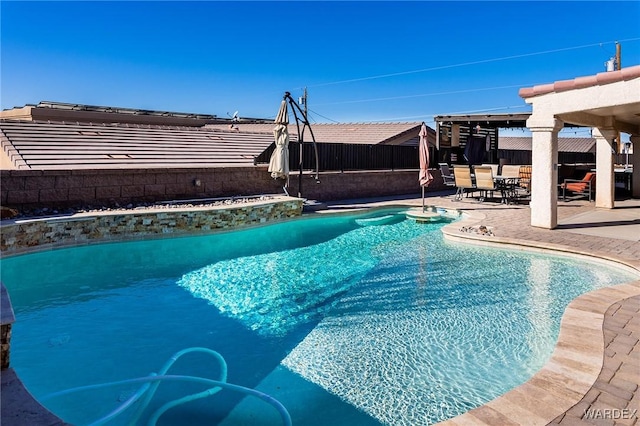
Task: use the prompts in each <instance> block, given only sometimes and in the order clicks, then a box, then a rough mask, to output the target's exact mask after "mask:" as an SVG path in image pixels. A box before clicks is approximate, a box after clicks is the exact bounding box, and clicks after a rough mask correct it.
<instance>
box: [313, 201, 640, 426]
mask: <svg viewBox="0 0 640 426" xmlns="http://www.w3.org/2000/svg"><path fill="white" fill-rule="evenodd" d="M385 205H409V206H415V207H421V205H422V199H421V198H410V197H394V198H389V199H369V200H350V201H341V202H336V203H327V209H326V210H324V211H327V212H330V211H331V212H335V211H346V210H351V209H358V208H366V207H376V206H385ZM425 205H426V206H427V207H429V206H436V207H441V208H446V209H456V210H459V211H462V212H464V213H466V215H467V217H466V218H465V219H464V220H463V222H462V223H461V222H456V223H453V224H451V225H447V226H446V227H445V228H444V229H443V232H444V233H445V235H446V237H447V238H449V239H452V240H460V241H463V240H464V241H467V242H473V243H478V244H490V245H493V244H503V245H508V246H510V247H513V248H517V247H518V246H519V247H528V248H530V249H534V250H540V249H553V250H558V251H561V252H564V253H567V254H577V255H589V256H595V257H597V258H601V259H606V260H611V261H615V262H617V263H621V264H624V265H627V266H628V267H630V268H633V269H636V270H638V271H640V200H637V199H629V200H622V201H616V204H615V205H616V207H615V208H614V209H599V208H595V204H594V203H593V202H588V201H586V200H585V201H581V200H573V201H570V202H563V201H558V227H557V228H556V229H555V230H546V229H541V228H536V227H532V226H531V225H530V217H531V211H530V208H529V206H528V205H524V204H523V205H508V206H507V205H504V204H499V203H494V202H487V201H485V202H482V203H481V202H478V201H477V200H476V199H474V198H463V199H462V200H460V201H455V200H454V199H453V197H452V196H451V195H449V194H446V195H445V194H441V195H434V196H430V197H427V198H426V199H425ZM483 225H484V226H485V227H486V228H487V230H490V231H491V233H490V234H489V233H487V232H480V230H479V228H480V226H483ZM639 339H640V280H638V281H634V282H631V283H627V284H622V285H618V286H614V287H610V288H604V289H601V290H596V291H592V292H590V293H587V294H585V295H582V296H580V297H578V298H577V299H575V300H573V301H572V302H571V303H570V304H569V306H568V307H567V309H566V311H565V314H564V316H563V318H562V324H561V331H560V336H559V338H558V342H557V344H556V348H555V350H554V352H553V354H552V356H551V359H550V360H549V361H548V362H547V364H545V366H544V367H543V368H542V369H541V370H540V371H539V372H538V373H536V374H535V375H534V377H532V378H531V379H530V380H529V381H527V382H526V383H524V384H523V385H521V386H519V387H517V388H515V389H513V390H511V391H510V392H507V393H506V394H504V395H502V396H500V397H498V398H496V399H494V400H493V401H490V402H489V403H487V404H486V405H484V406H482V407H478V408H476V409H474V410H471V411H469V412H467V413H465V414H463V415H461V416H458V417H455V418H453V419H450V420H447V421H444V422H442V423H440V425H445V426H456V425H460V426H462V425H478V426H482V425H492V426H493V425H563V426H573V425H593V424H597V425H640V421H639V420H638V419H639V418H640V389H638V387H639V386H640V343H639Z"/></svg>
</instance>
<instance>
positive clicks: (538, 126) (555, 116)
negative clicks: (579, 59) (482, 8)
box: [519, 66, 640, 229]
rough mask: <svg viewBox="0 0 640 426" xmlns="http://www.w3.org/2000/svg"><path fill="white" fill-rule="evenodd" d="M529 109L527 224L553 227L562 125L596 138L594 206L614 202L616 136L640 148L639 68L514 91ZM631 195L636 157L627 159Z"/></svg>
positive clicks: (638, 186)
mask: <svg viewBox="0 0 640 426" xmlns="http://www.w3.org/2000/svg"><path fill="white" fill-rule="evenodd" d="M519 94H520V96H521V97H522V98H523V99H524V100H525V102H526V103H528V104H531V105H532V114H531V116H530V117H529V118H528V119H527V121H526V126H527V128H528V129H529V130H530V131H531V132H532V151H533V156H532V175H533V176H535V179H534V181H533V183H532V186H531V204H530V206H531V226H535V227H540V228H546V229H554V228H556V227H557V226H558V182H557V169H558V132H559V131H560V130H561V129H562V128H563V127H564V126H565V125H570V126H587V127H591V128H592V134H593V137H594V138H595V139H596V169H595V171H596V174H597V177H598V178H597V180H596V191H595V193H596V195H595V206H596V208H605V209H612V208H614V204H615V197H614V189H615V173H614V154H615V152H616V148H617V146H618V144H620V133H621V132H622V133H627V134H629V135H630V141H631V143H633V144H634V145H635V148H636V149H637V148H638V147H639V146H640V66H634V67H628V68H624V69H621V70H618V71H610V72H604V73H599V74H596V75H593V76H586V77H578V78H575V79H572V80H563V81H556V82H555V83H550V84H544V85H539V86H534V87H529V88H523V89H520V92H519ZM630 166H631V167H632V168H633V172H632V174H631V176H632V177H631V188H632V193H631V195H632V197H633V198H640V155H638V154H637V153H636V154H635V155H633V156H632V163H631V165H630Z"/></svg>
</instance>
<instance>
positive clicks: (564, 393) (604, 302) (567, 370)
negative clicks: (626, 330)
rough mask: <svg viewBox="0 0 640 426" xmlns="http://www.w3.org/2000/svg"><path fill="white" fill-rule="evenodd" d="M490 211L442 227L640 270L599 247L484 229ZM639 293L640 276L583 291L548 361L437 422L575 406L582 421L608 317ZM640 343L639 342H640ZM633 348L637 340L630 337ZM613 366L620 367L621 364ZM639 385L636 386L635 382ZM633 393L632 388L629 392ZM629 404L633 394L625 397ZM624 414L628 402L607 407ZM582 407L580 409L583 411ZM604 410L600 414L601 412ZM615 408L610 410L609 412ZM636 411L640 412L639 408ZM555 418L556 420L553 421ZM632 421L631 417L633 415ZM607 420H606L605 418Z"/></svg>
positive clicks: (553, 412)
mask: <svg viewBox="0 0 640 426" xmlns="http://www.w3.org/2000/svg"><path fill="white" fill-rule="evenodd" d="M485 218H486V216H485V215H484V214H482V213H479V212H475V211H472V212H470V211H466V212H465V213H464V215H463V219H462V220H460V221H457V222H454V223H451V224H448V225H445V227H443V229H442V232H443V234H444V236H445V238H447V239H448V240H452V241H463V242H465V243H473V244H480V245H487V246H494V247H495V246H505V247H509V248H510V249H513V248H518V247H520V248H521V249H525V250H534V251H546V252H555V253H561V254H564V255H569V256H576V257H583V258H584V257H587V258H589V259H591V260H601V261H604V262H607V263H615V264H616V265H617V266H618V267H619V266H623V267H625V268H627V269H630V270H633V271H634V272H639V271H640V268H639V267H638V264H637V262H630V261H627V260H625V259H622V258H618V257H616V256H613V255H611V254H608V253H598V252H594V251H593V250H587V249H584V248H577V247H570V246H568V245H563V244H551V243H548V242H536V241H527V240H521V239H517V238H512V237H497V236H495V234H493V232H491V234H489V233H488V232H487V231H492V229H491V228H489V229H488V230H482V231H480V230H479V229H480V226H481V223H482V222H483V220H484V219H485ZM632 298H633V299H639V298H640V280H636V281H632V282H629V283H625V284H620V285H616V286H611V287H606V288H602V289H598V290H593V291H591V292H588V293H585V294H582V295H580V296H578V297H577V298H575V299H574V300H573V301H571V302H570V303H569V305H568V306H567V308H566V309H565V312H564V314H563V316H562V320H561V323H560V333H559V336H558V340H557V342H556V346H555V349H554V351H553V353H552V355H551V357H550V359H549V360H548V361H547V363H546V364H545V365H544V366H543V367H542V368H541V369H540V370H539V371H538V372H537V373H536V374H534V375H533V376H532V377H531V378H530V379H529V380H528V381H526V382H525V383H523V384H522V385H520V386H517V387H516V388H514V389H512V390H510V391H508V392H507V393H505V394H503V395H501V396H499V397H497V398H495V399H493V400H491V401H489V402H488V403H486V404H484V405H482V406H480V407H477V408H475V409H472V410H470V411H468V412H466V413H464V414H461V415H459V416H457V417H454V418H451V419H448V420H445V421H443V422H440V423H438V425H439V426H466V425H478V426H484V425H487V426H489V425H496V424H501V425H548V424H551V423H554V424H557V423H556V422H557V421H558V419H559V418H562V416H563V415H565V414H566V413H568V412H569V411H570V410H571V409H572V408H574V407H575V408H577V410H578V412H577V413H575V414H574V420H575V421H577V422H580V420H579V419H580V418H581V417H582V415H584V411H585V410H586V409H587V408H588V407H589V406H590V404H588V403H587V404H583V405H581V406H579V404H580V403H581V402H583V401H584V399H585V397H586V395H587V394H588V393H589V392H590V391H591V390H592V389H593V388H594V386H595V385H596V383H597V382H598V380H599V378H600V377H601V376H602V372H603V368H604V367H605V362H606V361H607V359H606V354H605V322H606V321H607V320H608V319H610V313H609V316H608V315H607V313H608V312H609V311H610V308H612V307H613V306H614V305H615V304H617V303H624V302H625V301H629V300H630V299H632ZM636 345H637V342H636ZM624 346H626V347H625V349H624V350H628V352H629V353H630V352H631V351H632V350H633V348H634V344H632V343H629V342H627V344H626V345H624ZM615 368H619V365H618V366H616V367H615ZM635 391H637V386H636V388H635ZM631 395H632V397H633V392H631ZM627 402H628V406H630V404H631V403H630V402H629V400H627ZM608 408H609V409H611V408H613V409H617V410H619V411H618V412H619V413H620V414H621V413H622V411H623V410H625V409H626V408H627V407H608ZM580 410H582V411H580ZM602 413H603V412H602V411H601V412H600V414H601V415H602ZM610 413H612V412H610ZM636 416H637V414H636ZM554 421H555V422H554ZM631 421H632V422H633V419H631ZM607 424H608V423H607Z"/></svg>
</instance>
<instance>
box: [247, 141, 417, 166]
mask: <svg viewBox="0 0 640 426" xmlns="http://www.w3.org/2000/svg"><path fill="white" fill-rule="evenodd" d="M302 145H303V146H302V157H303V158H302V168H303V169H304V170H315V169H316V160H315V150H314V147H313V142H304V143H303V144H302ZM316 146H317V148H318V170H319V171H321V172H324V171H341V172H343V171H346V170H396V169H417V168H419V167H420V158H419V155H418V147H417V146H402V145H363V144H343V143H317V144H316ZM274 150H275V143H272V144H271V146H269V148H267V149H266V150H265V151H264V152H262V154H260V155H259V156H258V157H257V158H256V163H257V164H260V163H269V159H270V158H271V154H272V153H273V151H274ZM299 163H300V144H299V143H296V142H293V143H290V144H289V168H290V169H291V170H298V169H299Z"/></svg>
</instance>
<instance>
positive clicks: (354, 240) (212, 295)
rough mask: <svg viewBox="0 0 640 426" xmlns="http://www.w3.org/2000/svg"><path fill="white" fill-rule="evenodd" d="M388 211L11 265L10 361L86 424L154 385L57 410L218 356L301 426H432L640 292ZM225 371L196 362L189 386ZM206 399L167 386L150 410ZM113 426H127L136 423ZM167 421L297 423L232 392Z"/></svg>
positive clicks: (526, 373) (106, 247)
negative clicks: (575, 302) (600, 298)
mask: <svg viewBox="0 0 640 426" xmlns="http://www.w3.org/2000/svg"><path fill="white" fill-rule="evenodd" d="M389 214H397V216H396V219H394V220H391V221H387V220H385V221H384V222H380V223H383V224H381V225H379V226H361V225H359V224H358V222H359V223H360V224H362V223H363V222H362V221H361V220H359V219H362V217H363V216H362V215H337V216H321V217H317V216H315V217H312V218H306V219H300V220H292V221H288V222H283V223H279V224H275V225H269V226H264V227H259V228H252V229H247V230H242V231H235V232H232V233H223V234H217V235H209V236H201V237H189V238H175V239H161V240H150V241H138V242H126V243H112V244H101V245H92V246H84V247H77V248H68V249H60V250H52V251H46V252H41V253H35V254H30V255H23V256H16V257H10V258H5V259H3V260H2V269H1V274H2V275H1V277H2V281H3V282H4V283H5V285H6V286H7V288H8V290H9V293H10V296H11V299H12V302H13V306H14V310H15V312H16V323H15V324H14V327H13V334H12V352H11V364H12V366H13V367H14V368H15V370H16V371H17V372H18V374H19V376H20V377H21V379H22V380H23V382H24V383H25V385H26V386H27V388H28V389H29V390H30V392H31V393H32V394H34V395H35V396H36V397H37V398H39V399H41V400H44V403H45V405H46V406H47V407H48V408H49V409H51V410H52V411H53V412H55V413H56V414H58V415H59V416H61V417H62V418H63V419H65V420H66V421H69V422H72V423H74V424H89V423H91V422H92V421H94V420H96V419H99V418H100V417H101V416H104V415H105V414H107V413H108V412H109V411H111V410H113V408H114V407H116V406H117V405H118V404H121V403H122V402H123V401H126V400H127V399H128V398H130V397H131V396H132V395H133V394H134V393H135V392H136V391H137V390H138V389H139V387H140V384H131V383H127V384H123V385H119V386H111V387H105V388H101V389H98V390H92V391H86V392H85V391H83V392H79V393H75V394H73V395H68V396H59V397H52V398H47V397H48V396H49V395H51V394H53V393H55V392H58V391H60V390H64V389H70V388H75V387H79V386H85V385H90V384H97V383H105V382H112V381H117V380H124V379H130V378H135V377H144V376H147V375H149V374H150V373H153V372H158V371H159V370H160V368H161V366H162V365H163V364H164V363H165V362H166V361H167V360H168V359H169V358H170V357H171V356H172V355H173V354H175V353H176V352H178V351H180V350H182V349H185V348H189V347H204V348H209V349H212V350H215V351H217V352H219V353H220V354H221V355H222V356H223V357H224V358H225V359H226V362H227V363H228V382H229V383H234V384H238V385H240V386H244V387H248V388H255V389H257V390H259V391H261V392H265V393H268V394H270V395H272V396H273V397H275V398H276V399H278V400H279V401H280V402H282V403H283V404H284V406H285V407H286V408H287V410H288V411H289V412H290V414H291V417H292V420H293V424H294V425H297V424H299V425H305V426H307V425H309V426H314V425H328V424H331V425H350V426H351V425H380V424H388V425H428V424H433V423H435V422H438V421H440V420H444V419H447V418H450V417H453V416H455V415H458V414H461V413H463V412H465V411H467V410H469V409H471V408H473V407H476V406H478V405H481V404H483V403H485V402H487V401H489V400H491V399H493V398H495V397H496V396H498V395H500V394H502V393H504V392H506V391H508V390H509V389H511V388H513V387H515V386H517V385H519V384H521V383H523V382H524V381H526V380H527V379H528V378H529V377H530V376H531V375H532V374H534V373H535V371H537V370H538V369H539V368H541V367H542V365H543V364H544V363H545V362H546V360H547V359H548V357H549V356H550V354H551V352H552V350H553V347H554V344H555V339H556V337H557V335H558V329H559V324H560V318H561V316H562V313H563V311H564V309H565V307H566V305H567V304H568V303H569V302H570V301H571V300H572V299H573V298H575V297H577V296H578V295H580V294H582V293H585V292H587V291H590V290H592V289H596V288H601V287H604V286H610V285H614V284H618V283H623V282H627V281H631V280H633V279H637V277H636V276H634V275H632V274H630V273H628V272H625V271H623V270H621V269H615V268H611V267H608V266H604V265H603V264H600V263H598V264H596V263H589V262H585V261H578V260H576V259H575V258H566V257H557V256H551V255H542V254H531V253H525V252H520V251H507V250H499V249H491V248H480V247H475V246H466V245H464V244H457V243H451V242H446V241H445V240H444V239H443V237H442V234H441V231H440V228H441V226H442V223H430V224H416V223H415V222H414V221H412V220H404V215H402V214H401V212H400V210H382V211H376V212H373V213H371V212H370V213H368V215H369V216H371V215H377V216H381V215H389ZM218 369H219V367H218V365H217V364H216V363H215V362H212V361H211V359H210V358H208V357H206V356H204V354H200V353H193V354H189V355H186V356H184V357H183V358H181V359H179V360H178V361H176V363H175V366H174V370H173V371H172V373H174V374H180V375H191V376H198V377H209V378H212V377H215V376H216V375H217V374H219V371H218ZM202 389H203V388H202V386H199V385H195V384H192V383H174V382H171V383H162V384H161V385H160V387H159V388H158V393H157V394H156V396H155V397H154V399H153V401H152V402H151V404H150V406H149V410H148V411H149V412H152V411H153V410H154V409H156V408H158V407H159V406H161V405H162V404H164V403H165V402H167V401H170V400H172V399H175V398H178V397H180V396H183V395H185V394H189V393H194V392H199V391H201V390H202ZM145 415H148V413H147V412H145ZM142 419H145V417H142ZM108 424H128V423H127V414H126V413H125V415H124V416H122V417H119V418H118V419H117V420H116V421H114V422H111V423H108ZM158 424H159V425H183V424H221V425H243V424H247V425H263V424H264V425H269V424H274V425H275V424H281V423H280V418H279V416H278V413H277V412H276V411H275V410H274V409H272V408H271V407H270V406H269V405H268V404H265V403H264V402H263V401H261V400H259V399H256V398H250V397H244V395H243V394H240V393H234V392H230V391H222V392H220V393H217V394H215V395H214V396H211V397H208V398H205V399H202V400H199V401H194V402H189V403H187V404H184V405H181V406H178V407H176V408H174V409H171V410H169V411H167V412H166V413H165V414H164V415H162V416H161V418H160V420H159V422H158Z"/></svg>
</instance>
